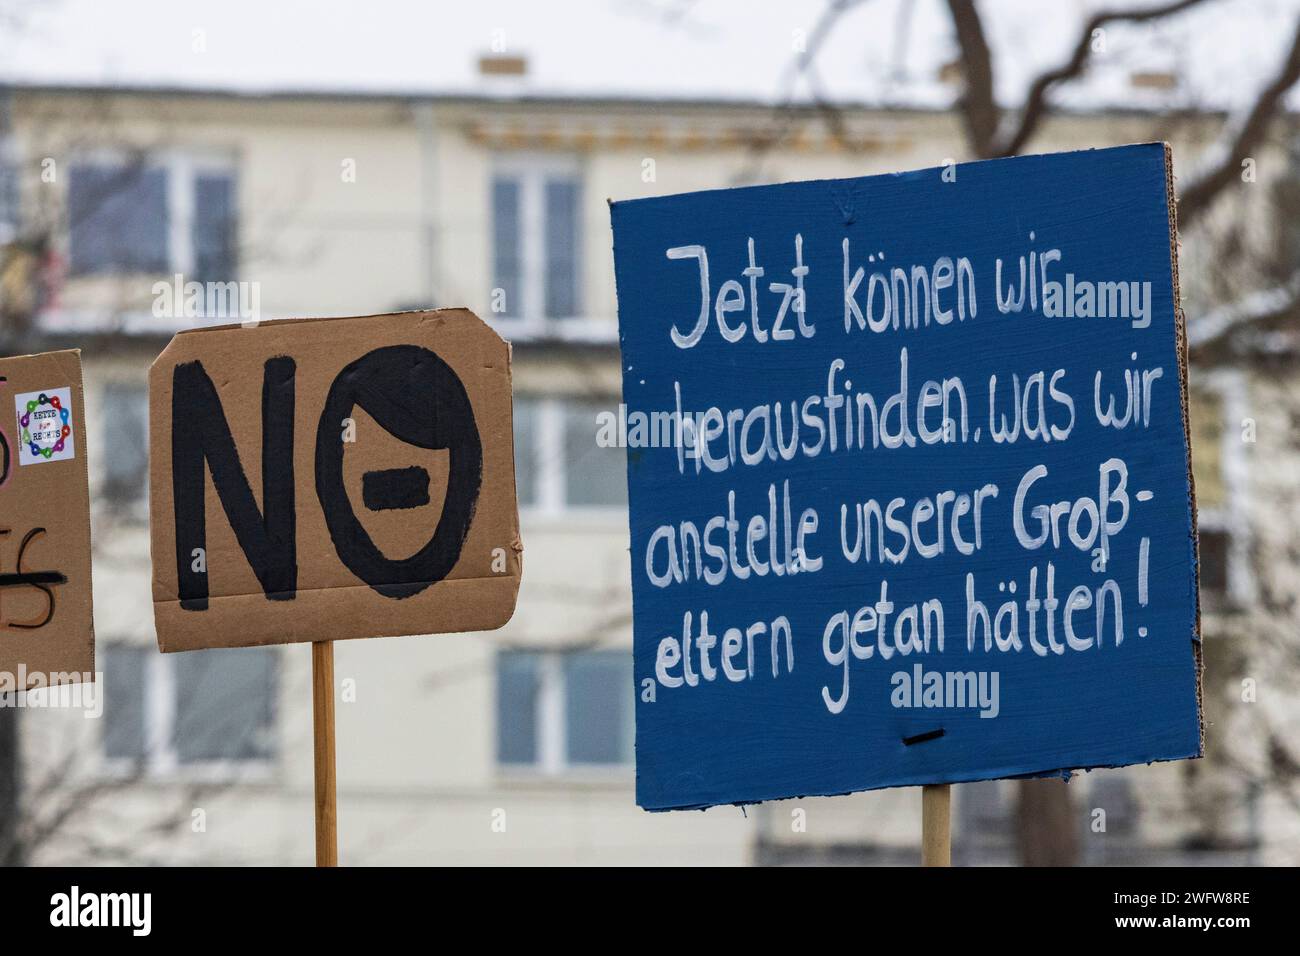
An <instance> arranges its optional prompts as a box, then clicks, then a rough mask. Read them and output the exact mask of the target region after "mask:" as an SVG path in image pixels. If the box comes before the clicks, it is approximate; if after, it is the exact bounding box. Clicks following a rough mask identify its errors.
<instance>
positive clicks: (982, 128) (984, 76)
mask: <svg viewBox="0 0 1300 956" xmlns="http://www.w3.org/2000/svg"><path fill="white" fill-rule="evenodd" d="M1204 2H1205V0H1171V2H1168V3H1161V4H1157V5H1155V6H1150V7H1144V8H1141V9H1137V10H1103V11H1100V12H1098V13H1095V14H1093V15H1092V16H1091V17H1089V18H1088V20H1087V22H1086V23H1084V25H1083V29H1082V30H1081V31H1080V33H1079V38H1078V39H1077V40H1076V41H1075V44H1074V48H1073V51H1072V52H1071V54H1070V58H1069V59H1068V60H1066V61H1065V63H1063V64H1061V65H1060V66H1058V67H1055V68H1054V69H1051V70H1047V71H1046V72H1044V73H1042V74H1040V75H1039V76H1038V78H1037V79H1035V80H1034V82H1033V83H1032V84H1030V87H1029V92H1028V94H1027V95H1026V97H1025V105H1024V106H1023V107H1022V108H1021V110H1020V118H1019V120H1018V121H1017V122H1016V124H1015V128H1014V129H1012V130H1011V131H1009V132H1002V133H1000V132H999V130H1000V128H1001V126H1002V125H1003V123H1002V111H1001V110H1000V109H999V107H998V105H997V99H996V97H995V93H994V83H993V57H992V54H991V53H990V52H989V46H988V41H987V39H986V38H985V35H984V24H983V21H982V20H981V19H980V14H979V11H978V10H976V9H975V3H974V0H948V11H949V13H950V15H951V16H952V24H953V28H954V29H955V31H956V33H957V46H958V47H959V48H960V49H961V64H962V70H963V73H964V74H965V79H966V92H965V94H964V95H963V96H962V99H961V100H960V101H959V103H958V107H959V109H960V110H961V113H962V118H963V120H964V121H965V124H966V132H967V136H968V137H969V140H970V146H971V150H972V152H974V153H975V155H977V156H980V157H983V158H986V159H987V158H993V157H998V156H1014V155H1016V154H1017V153H1019V152H1020V151H1021V150H1022V149H1024V147H1025V144H1026V143H1028V142H1029V140H1030V138H1031V137H1032V136H1033V135H1034V133H1035V132H1036V131H1037V129H1038V126H1039V124H1040V123H1041V122H1042V119H1043V117H1044V116H1045V115H1046V114H1047V108H1048V94H1049V93H1050V92H1051V91H1052V90H1053V89H1054V88H1055V87H1057V86H1058V85H1060V84H1061V83H1064V82H1065V81H1067V80H1071V79H1074V78H1075V77H1077V76H1080V75H1081V74H1082V73H1083V71H1084V69H1085V68H1086V67H1087V65H1088V59H1089V57H1090V56H1091V55H1092V38H1093V34H1094V33H1095V32H1096V31H1097V30H1099V29H1101V28H1102V27H1104V26H1106V25H1107V24H1109V23H1143V22H1146V21H1150V20H1158V19H1160V18H1162V17H1168V16H1172V15H1173V14H1175V13H1181V12H1182V11H1184V10H1186V9H1188V8H1189V7H1194V6H1196V5H1197V4H1200V3H1204Z"/></svg>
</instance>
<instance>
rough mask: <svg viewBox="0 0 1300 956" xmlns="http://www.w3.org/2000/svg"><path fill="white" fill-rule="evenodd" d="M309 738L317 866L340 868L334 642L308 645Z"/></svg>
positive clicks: (314, 642)
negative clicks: (313, 772)
mask: <svg viewBox="0 0 1300 956" xmlns="http://www.w3.org/2000/svg"><path fill="white" fill-rule="evenodd" d="M311 702H312V706H311V716H312V738H313V740H314V741H315V745H316V865H317V866H338V865H339V835H338V803H337V800H338V795H337V792H336V791H337V786H336V780H335V776H334V642H333V641H313V642H312V645H311Z"/></svg>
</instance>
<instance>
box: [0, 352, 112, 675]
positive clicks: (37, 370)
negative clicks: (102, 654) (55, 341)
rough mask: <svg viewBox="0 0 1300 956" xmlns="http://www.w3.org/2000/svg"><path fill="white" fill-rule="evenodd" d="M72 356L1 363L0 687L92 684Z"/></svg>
mask: <svg viewBox="0 0 1300 956" xmlns="http://www.w3.org/2000/svg"><path fill="white" fill-rule="evenodd" d="M85 420H86V416H85V408H84V406H83V397H82V386H81V353H80V352H77V351H65V352H46V353H44V354H41V355H22V356H18V357H16V358H0V690H14V689H17V690H23V689H28V688H32V687H41V686H49V685H53V684H70V683H76V682H79V681H93V680H94V670H95V632H94V623H93V620H92V614H91V581H90V492H89V487H88V484H87V480H86V433H85Z"/></svg>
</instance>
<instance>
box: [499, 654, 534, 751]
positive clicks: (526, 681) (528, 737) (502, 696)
mask: <svg viewBox="0 0 1300 956" xmlns="http://www.w3.org/2000/svg"><path fill="white" fill-rule="evenodd" d="M540 664H541V657H540V655H539V654H535V653H532V652H531V651H501V652H500V653H498V654H497V760H498V761H500V762H501V763H508V764H535V763H537V699H538V695H539V694H540V692H541V666H540Z"/></svg>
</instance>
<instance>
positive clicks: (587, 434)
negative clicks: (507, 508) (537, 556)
mask: <svg viewBox="0 0 1300 956" xmlns="http://www.w3.org/2000/svg"><path fill="white" fill-rule="evenodd" d="M603 412H604V413H609V414H611V415H615V414H617V412H618V401H617V399H613V398H611V399H608V400H606V401H600V400H597V399H588V398H570V397H547V398H541V397H535V396H516V397H515V404H514V421H515V476H516V477H515V481H516V484H517V487H518V493H519V504H520V505H521V506H522V507H524V508H532V509H534V510H537V511H540V512H545V513H559V512H562V511H571V510H574V509H603V510H606V511H608V510H610V509H621V508H625V507H627V458H626V452H625V450H624V449H622V448H619V447H617V446H613V447H608V448H605V447H601V446H600V445H599V444H597V442H596V438H597V434H598V433H599V431H600V418H599V417H598V416H600V415H601V413H603Z"/></svg>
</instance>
